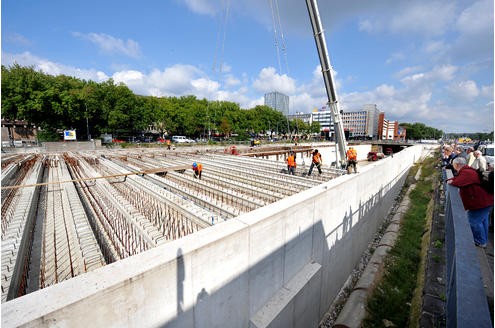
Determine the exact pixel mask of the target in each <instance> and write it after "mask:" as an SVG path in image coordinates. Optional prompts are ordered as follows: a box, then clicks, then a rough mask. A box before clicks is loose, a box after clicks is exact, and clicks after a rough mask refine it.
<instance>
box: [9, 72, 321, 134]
mask: <svg viewBox="0 0 495 328" xmlns="http://www.w3.org/2000/svg"><path fill="white" fill-rule="evenodd" d="M2 117H3V118H4V119H8V120H26V121H28V122H30V123H32V124H34V125H36V126H38V127H40V128H41V131H40V133H39V137H40V139H43V140H57V139H58V138H59V132H60V130H65V129H75V130H76V131H77V134H78V137H80V138H82V139H84V137H87V132H88V131H87V130H89V134H90V135H92V136H100V134H102V133H110V134H113V135H125V134H127V135H131V134H134V135H137V134H138V133H140V132H142V131H149V130H155V131H159V132H160V134H163V133H167V134H169V135H187V136H190V137H193V138H200V137H206V136H208V135H210V132H211V134H221V135H225V136H229V135H232V134H235V135H238V136H239V137H240V138H247V137H249V136H250V135H252V134H260V133H266V132H267V131H277V132H278V133H279V134H286V133H288V132H289V133H290V132H291V131H292V132H296V133H313V132H319V131H320V125H319V123H317V122H316V123H315V124H312V125H309V124H307V123H304V122H303V121H302V120H300V119H296V120H290V121H289V120H287V118H286V117H285V116H284V115H283V114H282V113H281V112H279V111H276V110H274V109H272V108H270V107H267V106H256V107H254V108H251V109H241V108H240V107H239V104H237V103H234V102H229V101H208V100H206V99H197V98H196V97H195V96H182V97H152V96H140V95H135V94H134V93H133V92H132V91H131V90H130V89H129V88H128V87H127V86H126V85H124V84H123V83H119V84H116V83H115V82H114V81H113V80H112V79H109V80H107V81H105V82H101V83H97V82H94V81H85V80H81V79H77V78H75V77H70V76H66V75H58V76H52V75H48V74H45V73H43V72H41V71H36V70H35V69H34V68H33V67H22V66H20V65H18V64H14V65H12V66H10V67H5V66H3V65H2Z"/></svg>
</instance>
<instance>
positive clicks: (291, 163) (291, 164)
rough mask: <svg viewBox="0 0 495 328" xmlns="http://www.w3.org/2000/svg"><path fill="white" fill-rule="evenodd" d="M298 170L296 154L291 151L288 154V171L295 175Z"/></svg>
mask: <svg viewBox="0 0 495 328" xmlns="http://www.w3.org/2000/svg"><path fill="white" fill-rule="evenodd" d="M295 170H296V154H295V153H294V152H293V151H291V152H290V153H289V156H287V173H289V174H292V175H295Z"/></svg>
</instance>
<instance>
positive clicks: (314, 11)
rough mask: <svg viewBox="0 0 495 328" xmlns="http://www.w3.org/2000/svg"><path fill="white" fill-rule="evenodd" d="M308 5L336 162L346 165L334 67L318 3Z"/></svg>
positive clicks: (314, 1) (311, 0) (307, 2)
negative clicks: (329, 114) (325, 94)
mask: <svg viewBox="0 0 495 328" xmlns="http://www.w3.org/2000/svg"><path fill="white" fill-rule="evenodd" d="M306 6H307V7H308V13H309V18H310V19H311V26H312V27H313V34H314V37H315V42H316V48H317V49H318V56H319V57H320V64H321V72H322V74H323V80H324V82H325V89H326V91H327V96H328V107H329V109H330V113H331V117H332V120H333V129H334V133H335V147H336V148H337V149H336V150H335V156H336V158H337V159H336V164H337V165H339V164H340V166H341V167H344V166H345V163H346V141H345V134H344V126H343V123H342V120H341V118H340V108H339V102H338V99H337V92H336V90H335V87H334V79H333V74H332V68H331V66H330V59H329V57H328V51H327V45H326V43H325V35H324V33H323V27H322V25H321V21H320V14H319V11H318V5H317V3H316V0H306Z"/></svg>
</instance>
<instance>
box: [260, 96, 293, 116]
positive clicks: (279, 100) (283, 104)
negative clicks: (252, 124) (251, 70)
mask: <svg viewBox="0 0 495 328" xmlns="http://www.w3.org/2000/svg"><path fill="white" fill-rule="evenodd" d="M265 106H268V107H271V108H273V109H275V110H278V111H279V112H281V113H282V114H284V115H285V116H288V115H289V96H287V95H284V94H283V93H280V92H277V91H275V92H270V93H265Z"/></svg>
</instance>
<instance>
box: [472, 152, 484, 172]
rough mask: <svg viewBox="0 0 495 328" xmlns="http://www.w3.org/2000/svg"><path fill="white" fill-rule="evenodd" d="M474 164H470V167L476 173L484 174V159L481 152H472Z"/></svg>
mask: <svg viewBox="0 0 495 328" xmlns="http://www.w3.org/2000/svg"><path fill="white" fill-rule="evenodd" d="M474 157H475V159H474V162H473V164H471V167H472V168H473V169H475V170H477V171H480V172H485V171H486V168H487V166H486V158H485V157H484V156H483V155H482V154H481V151H479V150H475V151H474Z"/></svg>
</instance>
